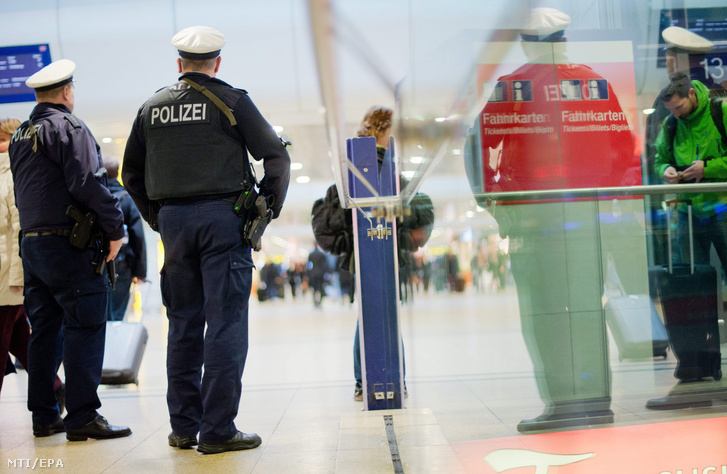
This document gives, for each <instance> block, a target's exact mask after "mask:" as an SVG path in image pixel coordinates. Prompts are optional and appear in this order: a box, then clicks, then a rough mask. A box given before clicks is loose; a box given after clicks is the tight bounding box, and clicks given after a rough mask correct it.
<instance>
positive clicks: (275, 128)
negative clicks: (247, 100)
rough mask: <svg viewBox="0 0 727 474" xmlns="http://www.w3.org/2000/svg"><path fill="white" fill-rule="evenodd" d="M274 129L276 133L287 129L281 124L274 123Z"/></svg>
mask: <svg viewBox="0 0 727 474" xmlns="http://www.w3.org/2000/svg"><path fill="white" fill-rule="evenodd" d="M273 130H275V133H280V132H282V131H283V130H285V129H284V128H283V127H281V126H280V125H273Z"/></svg>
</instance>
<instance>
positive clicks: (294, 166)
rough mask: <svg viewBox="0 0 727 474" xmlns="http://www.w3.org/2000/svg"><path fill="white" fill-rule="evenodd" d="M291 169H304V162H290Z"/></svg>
mask: <svg viewBox="0 0 727 474" xmlns="http://www.w3.org/2000/svg"><path fill="white" fill-rule="evenodd" d="M290 169H291V170H293V171H297V170H302V169H303V163H297V162H295V163H291V164H290Z"/></svg>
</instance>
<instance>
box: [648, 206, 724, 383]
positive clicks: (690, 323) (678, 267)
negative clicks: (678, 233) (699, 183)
mask: <svg viewBox="0 0 727 474" xmlns="http://www.w3.org/2000/svg"><path fill="white" fill-rule="evenodd" d="M688 216H689V246H690V252H692V255H691V256H690V263H689V264H672V258H671V254H672V251H671V235H670V233H669V234H668V239H667V240H668V246H667V247H668V251H669V264H668V265H667V266H666V267H662V269H661V272H659V273H658V274H657V286H658V291H659V297H660V299H661V305H662V308H663V310H664V320H665V322H666V329H667V333H668V335H669V342H670V343H671V348H672V352H674V356H675V357H676V358H677V368H676V370H675V371H674V376H675V377H676V378H678V379H680V380H690V379H697V380H698V379H701V378H704V377H712V378H714V380H720V379H721V378H722V356H721V354H720V347H719V325H718V322H717V271H716V270H715V269H714V267H712V266H711V265H695V264H694V258H693V249H694V242H693V238H694V236H693V230H692V207H691V203H689V206H688ZM667 228H668V227H667Z"/></svg>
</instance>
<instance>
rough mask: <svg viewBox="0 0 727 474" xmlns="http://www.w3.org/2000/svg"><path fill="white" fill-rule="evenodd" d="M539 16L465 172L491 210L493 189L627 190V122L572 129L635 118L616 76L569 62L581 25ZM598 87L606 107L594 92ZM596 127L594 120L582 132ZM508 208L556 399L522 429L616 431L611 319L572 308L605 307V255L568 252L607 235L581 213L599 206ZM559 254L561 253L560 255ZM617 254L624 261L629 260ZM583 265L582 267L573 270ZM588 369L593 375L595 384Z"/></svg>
mask: <svg viewBox="0 0 727 474" xmlns="http://www.w3.org/2000/svg"><path fill="white" fill-rule="evenodd" d="M529 13H530V14H529V15H528V17H527V18H526V19H525V21H524V22H523V28H522V29H521V31H520V36H521V39H522V42H521V46H522V48H523V50H524V52H525V53H526V55H527V56H528V59H529V62H528V63H527V64H524V65H522V66H520V67H518V68H517V69H516V70H515V71H513V72H511V73H509V74H506V75H504V76H501V77H499V78H498V83H497V86H496V90H497V92H496V93H493V95H492V97H491V99H490V100H489V101H488V103H487V104H486V105H485V107H484V109H483V110H482V112H481V113H480V114H479V116H478V118H477V120H476V122H475V125H474V126H473V127H472V131H471V134H470V136H469V137H468V142H469V145H468V146H465V169H466V171H467V175H468V178H469V180H470V185H471V187H472V190H473V193H474V196H475V198H476V199H478V200H479V201H480V202H481V203H482V205H486V202H485V200H486V199H487V197H488V193H490V192H503V191H504V192H522V191H533V190H542V189H563V188H591V187H604V186H616V185H620V184H621V183H623V182H624V181H625V180H626V179H627V176H628V173H627V172H628V167H629V163H630V162H631V160H630V158H632V157H633V141H632V139H631V134H630V132H629V131H628V124H627V122H626V120H625V119H624V118H617V119H615V120H614V121H613V122H612V123H611V125H615V126H616V127H609V128H610V130H607V131H599V132H586V133H583V132H578V131H575V132H573V131H570V130H568V129H573V128H579V127H571V126H570V125H572V123H568V121H567V120H566V119H565V117H566V114H567V115H574V116H578V115H583V116H586V115H587V114H588V112H589V111H590V112H593V111H594V110H598V112H599V113H601V114H604V115H608V116H611V117H623V116H624V114H623V110H622V109H621V107H620V105H619V101H618V98H617V97H616V94H615V91H614V90H613V87H612V86H611V85H610V84H609V83H608V80H607V79H606V78H603V77H601V76H599V75H598V74H597V73H596V72H595V71H594V70H593V69H591V68H590V67H588V65H584V64H575V63H572V62H570V61H568V60H567V58H566V57H565V53H564V51H565V48H564V45H563V42H564V41H565V40H566V35H565V28H566V27H567V26H568V25H570V17H569V16H568V15H567V14H565V13H563V12H561V11H559V10H556V9H553V8H535V9H532V10H531V11H530V12H529ZM594 81H595V82H596V84H597V88H596V92H598V96H597V97H598V99H597V100H596V97H595V94H594V93H593V90H592V89H591V88H590V84H591V83H592V82H594ZM513 116H518V117H525V116H532V117H535V116H537V117H541V120H543V123H548V124H550V125H549V127H552V128H549V131H548V129H544V130H543V131H539V132H537V133H536V132H535V129H534V127H523V126H522V125H521V124H518V123H513V122H512V121H511V120H508V119H509V118H511V117H513ZM502 119H505V120H502ZM588 124H589V120H588V119H584V120H583V121H582V122H580V121H579V124H578V125H588ZM584 128H585V127H584ZM472 145H474V146H472ZM585 150H588V151H587V152H585ZM470 155H471V156H470ZM494 157H497V160H494V159H493V158H494ZM493 162H497V165H496V167H495V168H494V169H493V167H491V166H490V163H493ZM496 206H497V208H496V209H495V210H494V211H493V215H494V216H495V219H496V220H497V223H498V230H499V233H500V236H501V237H503V238H505V237H508V238H509V239H510V242H513V243H514V245H511V246H510V253H509V257H510V263H511V267H512V275H513V277H514V279H515V283H516V286H517V296H518V301H519V308H520V318H521V324H522V333H523V338H524V341H525V346H526V348H527V350H528V353H529V355H530V357H531V359H532V362H533V367H534V375H535V382H536V384H537V387H538V391H539V393H540V396H541V398H542V400H543V402H544V403H545V407H544V410H543V412H542V413H541V414H540V415H537V416H535V417H532V418H526V419H523V420H521V421H520V423H518V425H517V430H518V431H520V432H523V433H527V432H532V431H541V430H551V429H558V428H563V427H569V426H578V425H591V424H608V423H613V421H614V414H613V411H612V410H611V393H610V384H609V379H610V368H609V366H608V347H607V345H606V342H607V341H605V340H604V338H603V334H605V331H606V326H605V318H604V317H603V314H602V313H601V312H600V310H594V311H593V312H591V313H589V315H588V316H587V317H586V319H588V323H587V324H582V321H583V319H582V318H581V315H580V314H579V315H576V314H577V313H572V312H571V311H570V310H569V309H568V308H572V307H573V305H574V304H577V305H579V306H580V305H581V304H582V305H583V307H588V308H596V309H599V308H601V307H602V304H601V299H600V294H601V293H600V292H599V283H598V282H600V281H602V278H603V277H602V272H601V265H602V262H601V253H600V252H599V253H598V254H593V253H580V254H577V252H578V251H577V249H575V247H573V246H570V245H565V246H564V242H570V241H583V242H586V241H594V239H596V238H597V237H598V236H597V235H596V232H598V231H600V229H594V228H593V226H592V225H591V224H590V219H589V218H588V217H574V216H589V215H591V213H592V209H591V208H590V206H592V203H589V202H586V201H581V202H575V201H574V202H547V201H546V202H543V201H526V202H507V201H504V202H498V203H496ZM604 242H605V241H604ZM604 245H605V247H604V249H603V251H604V254H605V253H606V252H607V251H611V250H612V246H613V244H612V243H611V242H605V243H604ZM558 248H559V249H561V251H554V249H558ZM574 252H576V253H574ZM614 253H615V255H616V256H615V258H616V260H617V261H622V260H621V259H622V258H623V257H622V255H623V253H622V252H620V251H619V249H616V250H614ZM573 258H576V259H578V261H579V262H578V264H577V265H572V264H571V263H570V261H571V260H572V259H573ZM600 285H601V286H602V284H600ZM574 295H577V296H574ZM574 298H577V299H578V303H574V301H575V299H574ZM579 320H580V322H577V321H579ZM586 348H587V349H586ZM583 373H588V374H589V377H588V379H587V380H586V379H584V378H583V377H582V376H581V374H583Z"/></svg>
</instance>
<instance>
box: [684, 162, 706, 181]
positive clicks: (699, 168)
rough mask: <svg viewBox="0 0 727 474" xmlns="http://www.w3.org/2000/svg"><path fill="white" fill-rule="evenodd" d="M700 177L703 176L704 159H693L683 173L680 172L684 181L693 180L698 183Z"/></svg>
mask: <svg viewBox="0 0 727 474" xmlns="http://www.w3.org/2000/svg"><path fill="white" fill-rule="evenodd" d="M702 178H704V161H702V160H697V161H695V162H694V163H692V166H690V167H689V168H687V169H685V170H684V173H682V179H683V180H684V181H692V180H694V182H695V183H698V182H699V181H701V180H702Z"/></svg>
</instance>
